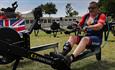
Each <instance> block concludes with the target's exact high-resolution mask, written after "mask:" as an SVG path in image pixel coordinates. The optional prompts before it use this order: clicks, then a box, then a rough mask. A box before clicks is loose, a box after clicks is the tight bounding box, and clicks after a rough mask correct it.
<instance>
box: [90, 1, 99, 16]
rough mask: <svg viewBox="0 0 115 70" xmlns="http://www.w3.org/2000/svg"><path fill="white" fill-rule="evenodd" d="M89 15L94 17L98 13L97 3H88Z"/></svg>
mask: <svg viewBox="0 0 115 70" xmlns="http://www.w3.org/2000/svg"><path fill="white" fill-rule="evenodd" d="M88 9H89V13H91V14H92V15H95V14H97V13H98V12H99V7H98V3H97V2H94V1H93V2H90V3H89V7H88Z"/></svg>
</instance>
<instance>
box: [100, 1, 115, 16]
mask: <svg viewBox="0 0 115 70" xmlns="http://www.w3.org/2000/svg"><path fill="white" fill-rule="evenodd" d="M99 6H100V9H101V11H102V12H104V13H107V15H109V16H112V17H113V18H115V0H99Z"/></svg>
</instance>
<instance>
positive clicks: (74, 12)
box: [69, 10, 78, 17]
mask: <svg viewBox="0 0 115 70" xmlns="http://www.w3.org/2000/svg"><path fill="white" fill-rule="evenodd" d="M77 15H78V12H77V11H75V10H74V11H72V12H71V13H70V15H69V16H71V17H73V16H77Z"/></svg>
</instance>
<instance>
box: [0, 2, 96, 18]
mask: <svg viewBox="0 0 115 70" xmlns="http://www.w3.org/2000/svg"><path fill="white" fill-rule="evenodd" d="M15 1H18V8H17V9H16V11H18V12H21V13H25V12H28V11H31V10H33V9H34V8H35V7H37V6H39V5H41V4H46V3H47V2H52V3H54V4H55V5H56V8H57V9H58V11H57V13H56V14H54V15H51V16H52V17H64V16H65V15H66V13H65V6H66V5H67V3H70V4H71V6H72V8H73V9H74V10H76V11H78V13H79V16H82V15H83V14H85V13H87V12H88V9H87V8H88V5H89V3H90V2H91V1H96V2H98V0H0V9H1V8H7V7H11V4H12V3H13V2H15ZM45 16H48V15H45Z"/></svg>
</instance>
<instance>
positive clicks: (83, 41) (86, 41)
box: [69, 37, 90, 62]
mask: <svg viewBox="0 0 115 70" xmlns="http://www.w3.org/2000/svg"><path fill="white" fill-rule="evenodd" d="M89 43H90V38H89V37H83V38H82V39H81V41H80V43H79V44H78V46H77V47H76V49H75V50H74V52H73V53H72V54H71V55H70V56H69V59H70V62H72V61H73V60H75V59H77V56H78V55H79V54H80V53H82V52H83V51H84V50H85V49H86V47H87V45H89Z"/></svg>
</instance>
